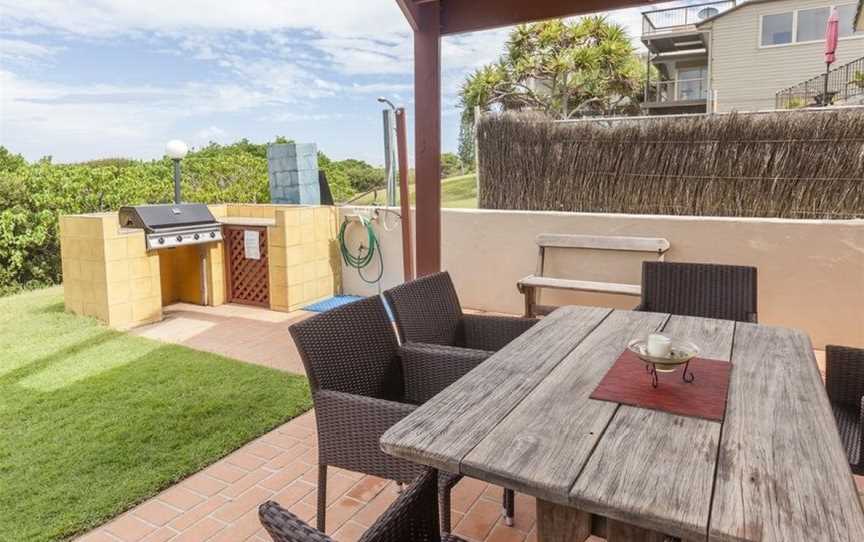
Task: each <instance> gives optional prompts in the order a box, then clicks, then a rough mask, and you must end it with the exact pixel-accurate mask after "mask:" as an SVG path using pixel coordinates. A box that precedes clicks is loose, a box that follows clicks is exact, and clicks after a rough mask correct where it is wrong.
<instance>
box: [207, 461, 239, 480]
mask: <svg viewBox="0 0 864 542" xmlns="http://www.w3.org/2000/svg"><path fill="white" fill-rule="evenodd" d="M204 474H206V475H207V476H210V477H211V478H216V479H217V480H221V481H222V482H225V483H228V484H233V483H234V482H236V481H237V480H239V479H240V478H243V477H244V476H246V471H245V470H243V469H239V468H237V467H235V466H233V465H231V464H229V463H227V462H225V461H219V462H218V463H214V464H213V465H210V466H209V467H207V468H206V469H204Z"/></svg>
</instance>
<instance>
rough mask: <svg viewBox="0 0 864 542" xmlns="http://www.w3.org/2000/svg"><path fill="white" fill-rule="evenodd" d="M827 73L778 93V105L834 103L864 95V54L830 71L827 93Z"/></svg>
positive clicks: (797, 105) (788, 106)
mask: <svg viewBox="0 0 864 542" xmlns="http://www.w3.org/2000/svg"><path fill="white" fill-rule="evenodd" d="M825 77H826V74H824V73H823V74H821V75H817V76H816V77H812V78H810V79H808V80H806V81H802V82H800V83H798V84H797V85H794V86H791V87H789V88H784V89H783V90H780V91H778V92H777V94H775V96H774V102H775V107H776V108H777V109H796V108H799V107H812V106H823V105H831V104H833V103H835V102H840V101H846V100H849V99H850V98H855V97H856V96H861V95H864V57H862V58H859V59H857V60H853V61H852V62H849V63H848V64H844V65H843V66H839V67H837V68H834V69H833V70H831V71H829V72H828V74H827V77H828V93H827V94H826V93H825Z"/></svg>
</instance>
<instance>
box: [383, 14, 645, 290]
mask: <svg viewBox="0 0 864 542" xmlns="http://www.w3.org/2000/svg"><path fill="white" fill-rule="evenodd" d="M396 3H397V4H399V7H400V8H401V9H402V12H403V13H404V14H405V18H406V19H407V20H408V23H409V24H410V25H411V28H412V29H413V30H414V131H415V133H414V154H415V156H414V164H415V165H414V167H415V175H416V180H415V182H416V190H417V203H416V220H417V227H416V230H415V231H416V232H417V233H416V237H417V244H416V246H417V275H418V276H422V275H426V274H429V273H434V272H435V271H438V270H439V269H440V268H441V178H440V172H441V36H447V35H451V34H460V33H465V32H474V31H477V30H487V29H490V28H497V27H501V26H509V25H515V24H519V23H527V22H532V21H539V20H544V19H553V18H556V17H567V16H571V15H579V14H582V13H591V12H595V11H602V10H610V9H618V8H624V7H634V6H640V5H645V4H650V3H652V2H651V1H642V0H606V1H604V0H529V1H525V0H396ZM478 196H479V194H478Z"/></svg>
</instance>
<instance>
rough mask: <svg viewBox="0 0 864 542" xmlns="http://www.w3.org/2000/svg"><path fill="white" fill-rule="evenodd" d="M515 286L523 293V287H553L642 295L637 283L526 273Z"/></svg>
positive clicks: (579, 290)
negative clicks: (562, 277) (539, 275)
mask: <svg viewBox="0 0 864 542" xmlns="http://www.w3.org/2000/svg"><path fill="white" fill-rule="evenodd" d="M517 286H518V287H519V291H520V292H522V293H524V292H525V288H553V289H556V290H573V291H578V292H598V293H606V294H620V295H632V296H636V297H639V296H640V295H642V287H641V286H640V285H638V284H619V283H616V282H594V281H590V280H573V279H557V278H553V277H538V276H537V275H528V276H527V277H525V278H523V279H521V280H520V281H519V282H518V283H517Z"/></svg>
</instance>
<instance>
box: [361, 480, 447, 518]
mask: <svg viewBox="0 0 864 542" xmlns="http://www.w3.org/2000/svg"><path fill="white" fill-rule="evenodd" d="M396 497H398V495H397V493H396V486H395V485H394V484H393V483H392V482H391V483H389V484H387V487H385V488H384V489H383V490H382V491H381V492H380V493H378V495H376V496H375V498H373V499H372V500H371V501H369V503H368V504H367V505H366V506H364V507H363V508H361V509H360V511H359V512H357V514H355V515H354V521H356V522H358V523H360V524H361V525H363V526H365V527H369V526H371V525H372V524H373V523H374V522H375V520H376V519H378V516H380V515H381V514H382V513H383V512H384V510H386V509H387V507H388V506H390V504H391V503H392V502H393V501H395V500H396ZM453 524H454V525H455V524H456V523H455V522H454V523H453Z"/></svg>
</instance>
